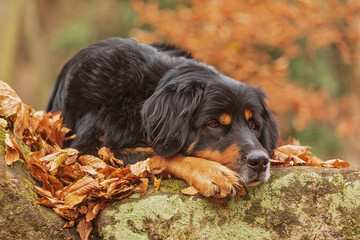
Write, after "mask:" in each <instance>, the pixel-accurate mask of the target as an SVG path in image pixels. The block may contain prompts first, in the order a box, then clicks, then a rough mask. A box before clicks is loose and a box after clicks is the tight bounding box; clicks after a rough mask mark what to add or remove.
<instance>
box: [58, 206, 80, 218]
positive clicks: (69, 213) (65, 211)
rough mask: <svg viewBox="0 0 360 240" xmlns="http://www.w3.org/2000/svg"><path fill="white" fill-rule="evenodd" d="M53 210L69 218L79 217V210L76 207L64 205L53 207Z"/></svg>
mask: <svg viewBox="0 0 360 240" xmlns="http://www.w3.org/2000/svg"><path fill="white" fill-rule="evenodd" d="M53 211H54V212H55V213H56V214H57V215H59V216H60V217H63V218H65V219H68V220H76V219H77V218H78V217H79V212H78V211H77V210H74V209H66V208H62V207H56V208H53Z"/></svg>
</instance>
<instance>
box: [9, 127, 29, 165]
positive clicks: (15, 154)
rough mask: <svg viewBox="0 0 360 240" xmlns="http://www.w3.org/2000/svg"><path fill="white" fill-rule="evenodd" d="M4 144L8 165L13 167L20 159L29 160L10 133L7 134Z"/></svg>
mask: <svg viewBox="0 0 360 240" xmlns="http://www.w3.org/2000/svg"><path fill="white" fill-rule="evenodd" d="M4 142H5V144H6V155H5V161H6V164H8V165H11V164H12V163H13V162H14V161H16V160H18V159H23V160H27V159H26V157H25V154H24V152H23V150H22V149H21V147H20V146H19V144H18V142H17V141H16V140H14V139H13V138H12V137H11V136H10V135H9V134H8V133H6V134H5V141H4Z"/></svg>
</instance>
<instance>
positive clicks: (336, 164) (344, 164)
mask: <svg viewBox="0 0 360 240" xmlns="http://www.w3.org/2000/svg"><path fill="white" fill-rule="evenodd" d="M321 166H322V167H328V168H331V167H334V168H342V167H349V166H350V164H349V163H348V162H345V161H343V160H340V159H331V160H327V161H325V162H324V163H322V164H321Z"/></svg>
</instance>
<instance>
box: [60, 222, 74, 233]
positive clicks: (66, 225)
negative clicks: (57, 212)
mask: <svg viewBox="0 0 360 240" xmlns="http://www.w3.org/2000/svg"><path fill="white" fill-rule="evenodd" d="M74 224H75V222H74V221H69V222H66V223H65V225H64V226H62V227H61V228H60V230H61V231H62V230H64V229H66V228H72V227H73V226H74Z"/></svg>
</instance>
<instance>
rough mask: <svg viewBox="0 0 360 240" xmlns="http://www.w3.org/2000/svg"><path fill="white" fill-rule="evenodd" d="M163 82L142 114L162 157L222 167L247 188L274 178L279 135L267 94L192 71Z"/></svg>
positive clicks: (185, 70) (205, 72)
mask: <svg viewBox="0 0 360 240" xmlns="http://www.w3.org/2000/svg"><path fill="white" fill-rule="evenodd" d="M162 81H163V82H162V84H161V85H160V86H159V88H158V90H157V91H156V93H155V94H154V95H153V96H152V97H150V98H149V99H148V100H147V101H146V102H145V104H144V106H143V109H142V115H143V119H146V122H145V121H144V127H145V130H146V131H147V134H148V138H149V141H150V142H151V143H152V147H153V149H154V151H155V152H156V153H157V154H159V155H162V156H172V155H175V154H178V153H181V154H184V155H189V156H194V157H199V158H204V159H208V160H212V161H217V162H220V163H221V164H223V165H225V166H227V167H229V168H230V169H232V170H234V171H235V172H237V173H239V175H240V177H241V178H242V179H243V181H244V182H245V183H246V184H247V185H256V184H258V183H261V182H264V181H266V180H267V179H268V178H269V175H270V163H269V154H271V152H272V151H273V149H274V148H275V147H276V144H277V140H278V129H277V125H276V122H275V121H274V118H273V117H272V115H271V114H270V113H269V111H268V110H267V106H266V103H265V101H264V98H265V94H264V92H263V91H262V90H260V89H258V88H253V87H251V86H249V85H246V84H243V83H240V82H237V81H235V80H232V79H230V78H228V77H226V76H223V75H221V74H219V73H217V72H216V71H213V70H212V69H208V68H198V69H194V68H193V67H192V68H189V67H186V66H183V67H180V68H179V69H177V71H173V72H171V73H169V74H168V75H167V76H165V77H164V79H163V80H162ZM155 103H156V104H155Z"/></svg>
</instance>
